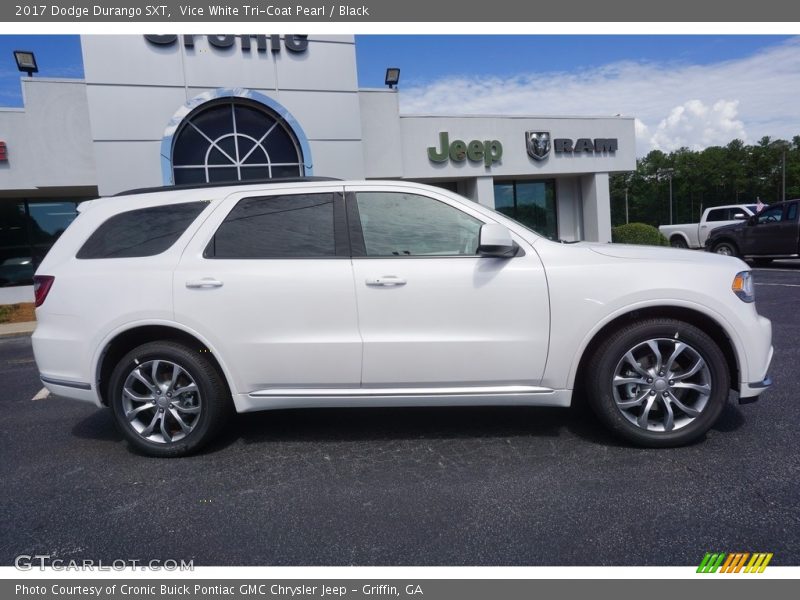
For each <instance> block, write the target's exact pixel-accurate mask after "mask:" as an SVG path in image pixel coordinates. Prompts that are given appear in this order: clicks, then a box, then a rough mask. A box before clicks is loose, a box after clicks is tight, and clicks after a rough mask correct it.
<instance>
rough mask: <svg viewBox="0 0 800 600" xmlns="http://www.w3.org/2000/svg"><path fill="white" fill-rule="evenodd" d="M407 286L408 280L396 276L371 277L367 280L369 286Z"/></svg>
mask: <svg viewBox="0 0 800 600" xmlns="http://www.w3.org/2000/svg"><path fill="white" fill-rule="evenodd" d="M405 284H406V280H405V279H403V278H401V277H397V276H396V275H383V276H381V277H370V278H368V279H367V285H370V286H384V287H396V286H400V285H405Z"/></svg>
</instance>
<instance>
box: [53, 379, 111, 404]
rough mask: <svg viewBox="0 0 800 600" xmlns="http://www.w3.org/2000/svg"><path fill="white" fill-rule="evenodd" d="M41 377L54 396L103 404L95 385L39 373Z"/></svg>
mask: <svg viewBox="0 0 800 600" xmlns="http://www.w3.org/2000/svg"><path fill="white" fill-rule="evenodd" d="M39 379H41V381H42V384H43V385H44V387H46V388H47V389H48V390H49V391H50V393H51V394H53V395H54V396H60V397H62V398H71V399H73V400H82V401H84V402H91V403H92V404H94V405H96V406H102V403H101V402H100V397H99V396H98V395H97V391H96V390H95V389H93V386H92V385H91V384H89V383H84V382H82V381H68V380H65V379H58V378H55V377H50V376H48V375H44V374H42V373H39Z"/></svg>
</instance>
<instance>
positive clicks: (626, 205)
mask: <svg viewBox="0 0 800 600" xmlns="http://www.w3.org/2000/svg"><path fill="white" fill-rule="evenodd" d="M628 223H630V221H629V220H628V188H627V187H626V188H625V224H626V225H627V224H628Z"/></svg>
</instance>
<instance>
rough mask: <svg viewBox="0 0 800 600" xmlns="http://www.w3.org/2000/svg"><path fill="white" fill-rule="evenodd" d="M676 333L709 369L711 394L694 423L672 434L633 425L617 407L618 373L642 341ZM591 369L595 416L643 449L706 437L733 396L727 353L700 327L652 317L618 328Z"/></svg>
mask: <svg viewBox="0 0 800 600" xmlns="http://www.w3.org/2000/svg"><path fill="white" fill-rule="evenodd" d="M676 333H677V334H678V339H679V340H680V341H683V342H685V343H686V344H688V345H689V346H691V347H692V348H694V349H695V350H696V351H697V352H698V353H699V354H700V356H701V357H702V358H703V360H704V361H705V363H706V365H707V366H708V368H709V371H710V373H711V388H712V389H711V395H710V397H709V399H708V403H707V404H706V406H705V408H704V409H703V411H702V413H701V414H700V416H698V417H697V418H696V419H695V420H694V421H693V422H692V423H690V424H688V425H686V426H684V427H682V428H680V429H677V430H675V431H672V432H669V433H667V432H655V431H646V430H643V429H641V428H640V427H638V426H636V425H634V424H633V423H631V422H630V421H628V419H626V418H625V417H624V416H623V414H622V412H621V411H620V409H619V408H617V406H616V402H615V401H614V396H613V393H612V386H611V381H612V378H613V374H614V371H615V369H616V367H617V364H618V363H619V361H620V360H621V359H622V357H623V356H624V355H625V353H626V352H627V351H628V350H630V349H631V348H633V347H634V346H635V345H637V344H638V343H641V342H643V341H645V340H648V339H655V338H669V339H674V338H675V335H676ZM589 369H590V371H589V377H588V380H589V381H588V387H589V390H590V395H589V403H590V406H591V407H592V409H593V410H594V412H595V414H597V416H598V417H599V418H600V419H601V421H603V423H604V424H605V425H607V426H608V427H609V429H611V431H612V432H613V433H614V434H616V435H618V436H620V437H622V438H624V439H626V440H627V441H629V442H633V443H635V444H637V445H640V446H646V447H655V448H658V447H673V446H681V445H684V444H688V443H690V442H692V441H694V440H696V439H698V438H700V437H702V436H703V435H705V433H706V432H707V431H708V430H709V429H710V428H711V427H712V426H713V425H714V423H715V422H716V421H717V419H718V418H719V416H720V414H721V412H722V410H723V408H724V407H725V403H726V402H727V399H728V396H729V389H730V375H729V370H728V365H727V362H726V360H725V356H724V354H723V353H722V350H721V349H720V348H719V346H718V345H717V344H716V342H714V340H712V339H711V338H710V337H709V336H708V335H706V334H705V333H704V332H702V331H701V330H700V329H698V328H697V327H695V326H693V325H690V324H688V323H684V322H682V321H678V320H674V319H651V320H648V321H643V322H640V323H635V324H631V325H628V326H626V327H623V328H621V329H619V330H618V331H617V332H615V333H613V334H611V335H610V336H609V338H608V339H607V340H606V341H605V342H604V343H603V344H601V345H600V347H599V348H598V349H597V350H596V351H595V353H594V355H593V358H592V360H591V361H590V364H589Z"/></svg>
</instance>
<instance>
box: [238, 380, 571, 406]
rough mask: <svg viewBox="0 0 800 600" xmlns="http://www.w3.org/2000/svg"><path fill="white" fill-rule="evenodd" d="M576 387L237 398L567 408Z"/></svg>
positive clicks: (241, 398)
mask: <svg viewBox="0 0 800 600" xmlns="http://www.w3.org/2000/svg"><path fill="white" fill-rule="evenodd" d="M571 399H572V390H552V389H549V388H540V387H535V386H492V387H467V388H463V387H462V388H391V389H389V388H372V389H370V388H356V389H293V388H289V389H268V390H259V391H256V392H252V393H250V394H240V395H238V396H236V397H235V398H234V401H235V404H236V410H237V411H238V412H252V411H258V410H276V409H285V408H345V407H359V406H360V407H390V406H556V407H563V408H567V407H569V405H570V402H571Z"/></svg>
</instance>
